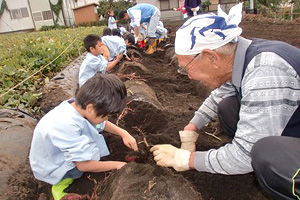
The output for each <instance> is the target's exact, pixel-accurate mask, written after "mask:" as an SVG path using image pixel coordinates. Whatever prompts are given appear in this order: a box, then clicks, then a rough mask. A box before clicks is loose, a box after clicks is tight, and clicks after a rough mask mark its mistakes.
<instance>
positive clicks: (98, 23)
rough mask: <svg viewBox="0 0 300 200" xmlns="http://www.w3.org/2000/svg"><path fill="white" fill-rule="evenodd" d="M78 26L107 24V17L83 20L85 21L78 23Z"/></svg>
mask: <svg viewBox="0 0 300 200" xmlns="http://www.w3.org/2000/svg"><path fill="white" fill-rule="evenodd" d="M76 26H77V27H79V26H82V27H89V26H107V19H102V20H99V21H95V22H83V23H79V24H78V25H76Z"/></svg>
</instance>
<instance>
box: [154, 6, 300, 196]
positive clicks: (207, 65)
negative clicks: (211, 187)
mask: <svg viewBox="0 0 300 200" xmlns="http://www.w3.org/2000/svg"><path fill="white" fill-rule="evenodd" d="M241 18H242V4H238V5H236V6H234V7H232V8H231V10H230V12H229V14H228V15H227V14H226V13H225V12H224V11H222V10H221V9H220V6H219V9H218V15H215V14H213V13H207V14H203V15H198V16H195V17H192V18H191V19H189V20H188V21H187V22H185V23H184V24H183V25H182V26H181V27H180V28H179V29H178V31H177V32H176V39H175V53H176V55H177V58H178V63H179V65H180V66H181V68H182V70H185V71H186V72H187V74H188V77H189V78H190V79H193V80H198V81H200V82H202V83H203V84H205V85H206V86H208V87H210V88H211V89H213V91H212V92H211V94H210V96H209V97H208V98H207V99H206V100H205V101H204V102H203V104H202V105H201V106H200V108H199V109H198V110H197V111H196V112H195V115H194V117H193V118H192V119H191V121H190V122H189V123H188V124H187V125H186V126H185V127H184V130H183V131H180V132H179V136H180V139H181V148H176V147H174V146H172V145H169V144H160V145H155V146H154V147H152V148H151V151H152V152H153V155H154V159H155V161H156V163H157V164H158V165H160V166H163V167H173V168H174V169H175V170H177V171H186V170H190V169H196V170H197V171H199V172H208V173H217V174H225V175H234V174H245V173H249V172H253V171H254V173H255V174H256V175H257V178H258V181H259V183H260V185H261V186H262V188H263V189H264V190H265V191H266V192H267V193H268V194H270V195H271V196H273V197H274V198H276V199H299V197H300V148H299V147H300V107H299V103H300V79H299V75H300V56H299V55H300V49H298V48H296V47H293V46H291V45H289V44H287V43H284V42H280V41H271V40H264V39H252V40H249V39H245V38H243V37H241V36H240V34H241V32H242V29H241V28H240V27H239V26H238V24H239V23H240V22H241ZM216 116H218V118H219V121H220V125H221V128H222V129H223V131H224V132H225V133H226V134H227V135H228V136H230V137H232V142H231V143H228V144H226V145H225V146H222V147H220V148H218V149H210V150H207V151H196V146H195V142H196V141H197V138H198V133H197V131H198V130H200V129H201V128H202V127H203V126H204V125H205V124H207V123H208V122H210V121H211V120H212V119H214V117H216Z"/></svg>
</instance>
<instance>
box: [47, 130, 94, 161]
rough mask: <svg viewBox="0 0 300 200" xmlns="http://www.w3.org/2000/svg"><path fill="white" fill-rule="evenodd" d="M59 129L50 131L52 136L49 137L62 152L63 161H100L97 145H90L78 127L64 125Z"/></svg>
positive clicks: (87, 138)
mask: <svg viewBox="0 0 300 200" xmlns="http://www.w3.org/2000/svg"><path fill="white" fill-rule="evenodd" d="M60 127H61V126H60ZM60 127H57V128H55V129H54V130H51V131H52V134H51V135H50V136H49V137H51V138H50V140H51V142H52V143H53V145H54V146H56V147H57V148H58V149H60V150H61V151H62V152H63V156H64V159H65V161H67V162H73V161H77V162H80V161H88V160H99V159H100V153H99V148H98V147H97V144H96V143H91V141H90V138H89V137H88V136H87V135H85V134H83V133H82V131H81V128H80V127H78V126H76V125H75V124H73V125H70V124H67V125H66V124H65V126H63V128H60ZM54 162H55V161H54Z"/></svg>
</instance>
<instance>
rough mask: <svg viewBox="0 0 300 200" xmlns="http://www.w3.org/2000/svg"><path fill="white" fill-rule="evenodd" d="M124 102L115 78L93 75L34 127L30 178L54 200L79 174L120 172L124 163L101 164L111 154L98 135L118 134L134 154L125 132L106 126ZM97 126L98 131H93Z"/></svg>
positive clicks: (122, 89) (122, 90)
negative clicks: (48, 188)
mask: <svg viewBox="0 0 300 200" xmlns="http://www.w3.org/2000/svg"><path fill="white" fill-rule="evenodd" d="M126 103H127V91H126V88H125V86H124V84H123V83H122V81H121V80H120V79H119V78H118V77H117V76H116V75H113V74H100V73H98V74H96V75H95V76H94V77H92V78H90V79H89V80H88V81H87V82H86V83H85V84H83V86H82V87H81V88H80V89H79V91H78V93H77V95H76V98H75V99H70V100H66V101H63V102H62V103H61V104H60V105H58V106H57V107H56V108H54V109H53V110H51V111H50V112H49V113H47V114H46V115H45V116H44V117H43V118H42V119H41V120H40V121H39V123H38V124H37V126H36V128H35V130H34V134H33V139H32V143H31V149H30V165H31V169H32V171H33V174H34V176H35V177H36V178H37V179H38V180H41V181H44V182H47V183H49V184H52V185H53V186H52V194H53V197H54V199H55V200H57V199H60V198H62V197H63V196H64V195H65V194H66V193H64V192H63V190H64V189H65V188H67V187H68V186H69V185H70V184H71V183H72V182H73V180H74V179H76V178H79V177H80V176H81V175H82V174H83V172H104V171H109V170H113V169H120V168H121V167H122V166H124V165H125V164H126V163H125V162H119V161H101V160H100V159H101V157H103V156H107V155H109V151H108V148H107V146H106V143H105V140H104V137H103V135H102V134H99V132H98V131H99V130H100V131H103V130H104V131H106V132H109V133H112V134H115V135H119V136H120V137H121V138H122V140H123V143H124V144H125V145H126V146H127V147H129V148H131V149H133V150H135V151H137V150H138V147H137V143H136V140H135V139H134V138H133V137H132V136H131V135H130V134H129V133H128V132H127V131H126V130H124V129H122V128H120V127H118V126H116V125H115V124H113V123H111V122H109V121H107V119H108V116H109V115H111V114H116V113H120V112H121V111H122V110H123V109H124V108H125V106H126ZM96 125H97V127H99V130H97V129H96Z"/></svg>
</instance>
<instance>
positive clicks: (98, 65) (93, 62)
mask: <svg viewBox="0 0 300 200" xmlns="http://www.w3.org/2000/svg"><path fill="white" fill-rule="evenodd" d="M106 67H107V61H106V60H105V58H104V57H103V56H102V55H99V56H94V55H93V54H91V53H90V52H88V53H87V54H86V57H85V59H84V60H83V62H82V64H81V66H80V69H79V87H81V86H82V85H83V84H84V83H85V82H86V81H87V80H88V79H90V78H92V77H93V76H94V75H95V74H96V73H97V72H101V73H102V74H105V73H106Z"/></svg>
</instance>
